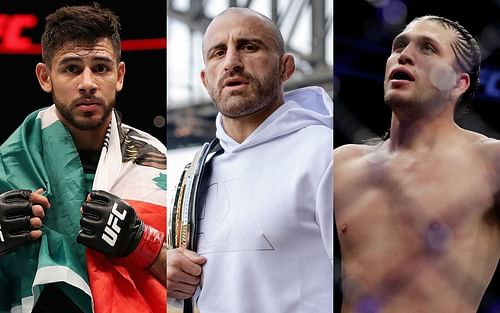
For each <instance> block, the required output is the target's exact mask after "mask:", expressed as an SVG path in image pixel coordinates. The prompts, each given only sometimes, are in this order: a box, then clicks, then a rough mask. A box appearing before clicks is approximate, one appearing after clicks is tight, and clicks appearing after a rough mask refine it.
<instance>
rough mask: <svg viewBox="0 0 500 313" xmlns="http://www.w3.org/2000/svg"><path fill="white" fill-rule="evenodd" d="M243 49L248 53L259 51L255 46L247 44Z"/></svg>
mask: <svg viewBox="0 0 500 313" xmlns="http://www.w3.org/2000/svg"><path fill="white" fill-rule="evenodd" d="M243 49H244V50H247V51H255V50H257V47H255V46H254V45H250V44H247V45H244V46H243Z"/></svg>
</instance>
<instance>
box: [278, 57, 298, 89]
mask: <svg viewBox="0 0 500 313" xmlns="http://www.w3.org/2000/svg"><path fill="white" fill-rule="evenodd" d="M280 60H281V80H282V81H283V82H286V81H287V80H288V79H289V78H290V77H291V76H292V75H293V73H294V72H295V59H294V58H293V55H291V54H288V53H285V54H283V55H282V56H281V58H280Z"/></svg>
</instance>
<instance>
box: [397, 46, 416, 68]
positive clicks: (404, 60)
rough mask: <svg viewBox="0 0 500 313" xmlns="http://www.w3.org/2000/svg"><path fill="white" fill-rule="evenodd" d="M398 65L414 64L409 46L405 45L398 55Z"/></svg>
mask: <svg viewBox="0 0 500 313" xmlns="http://www.w3.org/2000/svg"><path fill="white" fill-rule="evenodd" d="M398 63H399V64H412V65H413V64H415V59H414V56H413V53H412V47H411V45H407V46H406V47H405V48H404V49H403V50H402V51H401V53H400V54H399V57H398Z"/></svg>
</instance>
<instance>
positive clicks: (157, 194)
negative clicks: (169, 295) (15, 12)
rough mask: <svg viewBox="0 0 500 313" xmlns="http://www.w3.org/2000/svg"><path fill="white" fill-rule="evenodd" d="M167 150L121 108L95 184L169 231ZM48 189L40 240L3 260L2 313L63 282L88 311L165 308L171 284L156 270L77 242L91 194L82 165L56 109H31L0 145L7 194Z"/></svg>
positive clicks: (0, 175)
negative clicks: (126, 119)
mask: <svg viewBox="0 0 500 313" xmlns="http://www.w3.org/2000/svg"><path fill="white" fill-rule="evenodd" d="M165 155H166V151H165V147H164V145H162V144H161V143H160V142H159V141H158V140H157V139H156V138H154V137H152V136H151V135H149V134H147V133H144V132H142V131H140V130H137V129H135V128H132V127H130V126H127V125H125V124H122V123H120V120H119V118H118V117H117V115H116V114H115V113H114V114H113V119H112V122H111V126H110V128H109V129H108V134H107V136H106V141H105V144H104V147H103V150H102V152H101V155H100V159H99V163H98V167H97V171H96V174H95V179H94V183H93V186H92V189H95V190H96V189H101V190H106V191H108V192H111V193H114V194H115V195H117V196H119V197H121V198H122V199H125V200H126V201H127V202H129V204H130V205H132V206H133V207H134V208H135V210H136V211H137V214H138V215H139V216H140V217H141V219H142V220H143V221H144V222H145V223H146V224H149V225H151V226H153V227H155V228H157V229H159V230H160V231H163V232H165V231H166V157H165ZM38 188H44V190H45V192H44V195H45V196H46V197H48V199H49V201H50V204H51V207H50V208H49V209H47V210H46V211H45V218H44V219H43V226H42V228H41V230H42V232H43V236H42V238H41V239H39V240H36V241H33V242H31V243H29V244H26V245H24V246H21V247H19V248H18V249H16V250H15V251H14V252H11V253H10V254H7V255H5V256H2V257H0V313H4V312H23V313H24V312H31V310H32V308H33V306H34V304H35V303H36V301H37V299H38V297H39V295H40V293H41V291H42V290H43V286H44V285H45V284H48V283H57V284H58V286H59V287H60V289H62V291H63V292H64V293H65V294H66V295H67V296H68V297H69V298H71V299H72V300H73V302H75V303H76V304H77V305H78V306H79V307H80V308H81V309H82V311H84V312H94V313H104V312H105V313H114V312H116V313H118V312H119V313H127V312H141V313H142V312H144V313H148V312H150V313H165V312H166V289H165V287H164V286H163V285H162V284H160V283H159V282H158V281H157V280H156V279H155V278H154V277H152V276H151V274H150V273H149V271H147V270H145V269H140V268H136V267H134V266H132V265H129V264H127V263H126V262H124V260H123V259H120V258H111V257H108V256H105V255H103V254H101V253H99V252H97V251H93V250H91V249H87V248H86V247H85V246H83V245H80V244H78V243H77V241H76V237H77V234H78V230H79V228H80V224H79V223H80V207H81V205H82V203H83V201H84V199H85V198H86V194H87V191H86V190H85V184H84V173H83V168H82V164H81V162H80V158H79V155H78V152H77V150H76V147H75V145H74V143H73V140H72V137H71V135H70V133H69V132H68V131H67V129H66V128H65V127H64V125H63V124H62V123H61V122H60V121H59V119H58V118H57V116H56V113H55V106H54V105H52V106H50V107H48V108H44V109H40V110H38V111H35V112H33V113H31V114H30V115H29V116H28V117H27V118H26V119H25V121H24V122H23V123H22V125H21V126H20V127H19V128H18V129H17V130H16V131H15V132H14V133H13V134H12V135H11V136H10V137H9V138H8V139H7V141H6V142H5V143H4V144H3V145H1V146H0V193H1V192H5V191H8V190H12V189H31V190H33V191H34V190H36V189H38Z"/></svg>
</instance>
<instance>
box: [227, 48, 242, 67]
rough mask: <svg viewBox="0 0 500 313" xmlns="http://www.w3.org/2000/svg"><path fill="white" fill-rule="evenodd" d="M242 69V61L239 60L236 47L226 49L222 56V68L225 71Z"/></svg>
mask: <svg viewBox="0 0 500 313" xmlns="http://www.w3.org/2000/svg"><path fill="white" fill-rule="evenodd" d="M242 69H243V63H242V62H241V55H240V53H239V51H238V49H234V48H229V49H227V51H226V57H225V58H224V70H225V71H241V70H242Z"/></svg>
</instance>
